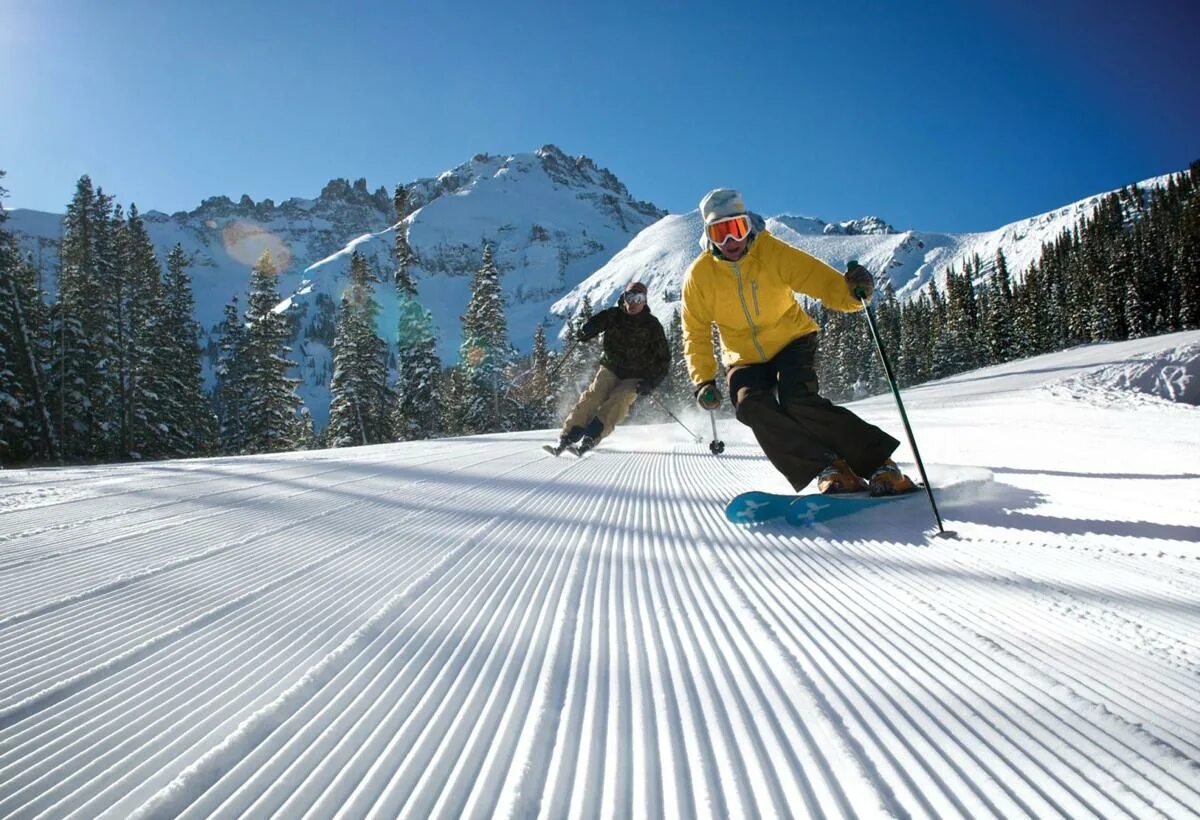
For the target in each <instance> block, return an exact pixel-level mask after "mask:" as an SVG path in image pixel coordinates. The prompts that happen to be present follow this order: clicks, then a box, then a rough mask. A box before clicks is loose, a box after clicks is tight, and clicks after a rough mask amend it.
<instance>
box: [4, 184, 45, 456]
mask: <svg viewBox="0 0 1200 820" xmlns="http://www.w3.org/2000/svg"><path fill="white" fill-rule="evenodd" d="M3 178H4V171H0V179H3ZM7 194H8V192H7V191H6V190H5V189H4V188H3V187H0V463H13V462H17V461H26V460H29V459H35V460H38V461H44V460H46V459H50V458H56V457H57V455H58V448H57V442H56V441H55V438H54V426H53V422H52V420H51V418H50V408H49V406H48V405H47V402H46V394H45V371H44V365H43V362H44V361H45V358H46V342H45V332H46V308H45V303H44V302H43V301H42V295H41V293H40V292H39V291H38V289H37V274H36V271H35V270H34V269H33V266H32V265H31V264H29V263H28V262H27V261H25V260H23V259H21V254H20V250H19V248H18V247H17V242H16V239H15V238H14V237H13V236H12V234H10V233H8V231H6V230H5V229H4V222H5V221H6V220H7V219H8V213H7V212H6V211H5V210H4V202H3V200H4V197H5V196H7Z"/></svg>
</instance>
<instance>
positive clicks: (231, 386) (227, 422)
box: [213, 296, 249, 454]
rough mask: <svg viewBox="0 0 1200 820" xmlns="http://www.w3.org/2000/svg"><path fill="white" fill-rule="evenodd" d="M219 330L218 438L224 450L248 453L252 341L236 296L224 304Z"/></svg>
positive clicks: (216, 394)
mask: <svg viewBox="0 0 1200 820" xmlns="http://www.w3.org/2000/svg"><path fill="white" fill-rule="evenodd" d="M220 333H221V345H220V349H219V351H218V353H217V367H216V371H217V387H216V391H215V395H214V402H213V404H214V405H215V409H216V414H217V438H218V441H219V446H220V449H221V451H222V452H225V453H235V454H236V453H245V452H247V447H248V438H247V433H246V414H245V410H246V391H247V386H246V366H247V364H248V361H249V357H248V355H247V354H246V345H247V344H248V343H249V341H248V339H247V333H246V323H245V322H244V321H243V320H242V316H241V311H240V310H239V309H238V300H237V297H236V296H235V297H233V300H232V301H231V302H230V303H229V304H227V305H225V310H224V318H223V319H222V320H221V326H220Z"/></svg>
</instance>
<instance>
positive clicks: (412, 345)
mask: <svg viewBox="0 0 1200 820" xmlns="http://www.w3.org/2000/svg"><path fill="white" fill-rule="evenodd" d="M403 193H404V189H403V188H402V187H400V186H397V187H396V211H397V214H398V215H399V216H400V217H401V218H403V215H404V208H405V204H404V201H403V196H402V195H403ZM406 249H407V244H406V243H402V236H401V233H400V229H399V227H397V233H396V249H395V254H396V264H397V268H396V275H395V282H396V291H397V319H396V388H395V394H396V400H395V406H394V409H393V414H392V435H393V436H394V437H395V438H397V439H399V440H401V441H411V440H415V439H424V438H431V437H433V436H436V435H438V433H439V432H440V430H441V427H442V424H441V418H442V398H441V387H442V363H441V361H440V360H439V359H438V354H437V333H436V332H435V330H434V326H433V315H432V314H431V313H430V312H429V311H428V310H426V309H425V307H424V306H423V305H422V304H421V302H420V300H419V299H418V298H417V286H416V283H415V282H414V281H413V279H412V277H411V275H409V270H408V265H409V262H410V261H411V259H410V256H411V254H410V252H408V251H407V250H406Z"/></svg>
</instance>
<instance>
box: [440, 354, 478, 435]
mask: <svg viewBox="0 0 1200 820" xmlns="http://www.w3.org/2000/svg"><path fill="white" fill-rule="evenodd" d="M470 387H471V385H470V381H469V379H468V378H467V375H466V372H465V371H464V370H463V368H462V366H461V365H456V366H455V367H450V368H447V369H446V370H445V372H444V373H442V378H441V380H440V383H439V385H438V394H439V395H440V396H441V397H442V408H441V409H442V413H441V416H440V418H439V419H438V426H439V427H441V429H442V432H443V433H445V434H446V435H447V436H465V435H468V434H470V433H472V432H474V431H473V430H471V429H470V427H469V426H468V419H467V411H468V410H469V409H470V405H471V402H470V395H471V390H470Z"/></svg>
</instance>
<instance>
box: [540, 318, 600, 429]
mask: <svg viewBox="0 0 1200 820" xmlns="http://www.w3.org/2000/svg"><path fill="white" fill-rule="evenodd" d="M593 315H594V312H593V309H592V300H591V299H590V298H589V297H588V296H587V295H586V294H585V295H584V297H583V301H582V302H581V303H580V304H579V312H578V313H577V314H575V317H574V318H573V319H571V321H570V322H568V323H567V333H566V340H565V341H564V343H563V348H564V353H565V356H564V358H562V359H560V360H559V363H558V364H557V365H555V366H556V367H557V368H558V375H557V377H556V383H555V384H552V385H550V389H551V390H553V391H554V395H555V401H554V403H555V407H556V411H557V414H558V415H563V414H565V413H566V412H567V409H568V408H570V407H572V406H573V405H574V404H575V402H576V401H577V400H578V399H579V394H580V393H582V392H583V391H584V389H585V388H586V387H587V386H588V385H589V384H591V381H592V378H593V377H594V376H595V375H596V368H597V367H598V366H599V362H600V354H601V352H602V349H601V347H600V345H599V344H598V343H597V342H596V340H595V339H592V340H590V341H586V342H581V341H578V339H579V331H580V330H581V329H582V328H583V326H584V325H585V324H587V321H588V319H590V318H592V316H593Z"/></svg>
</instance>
